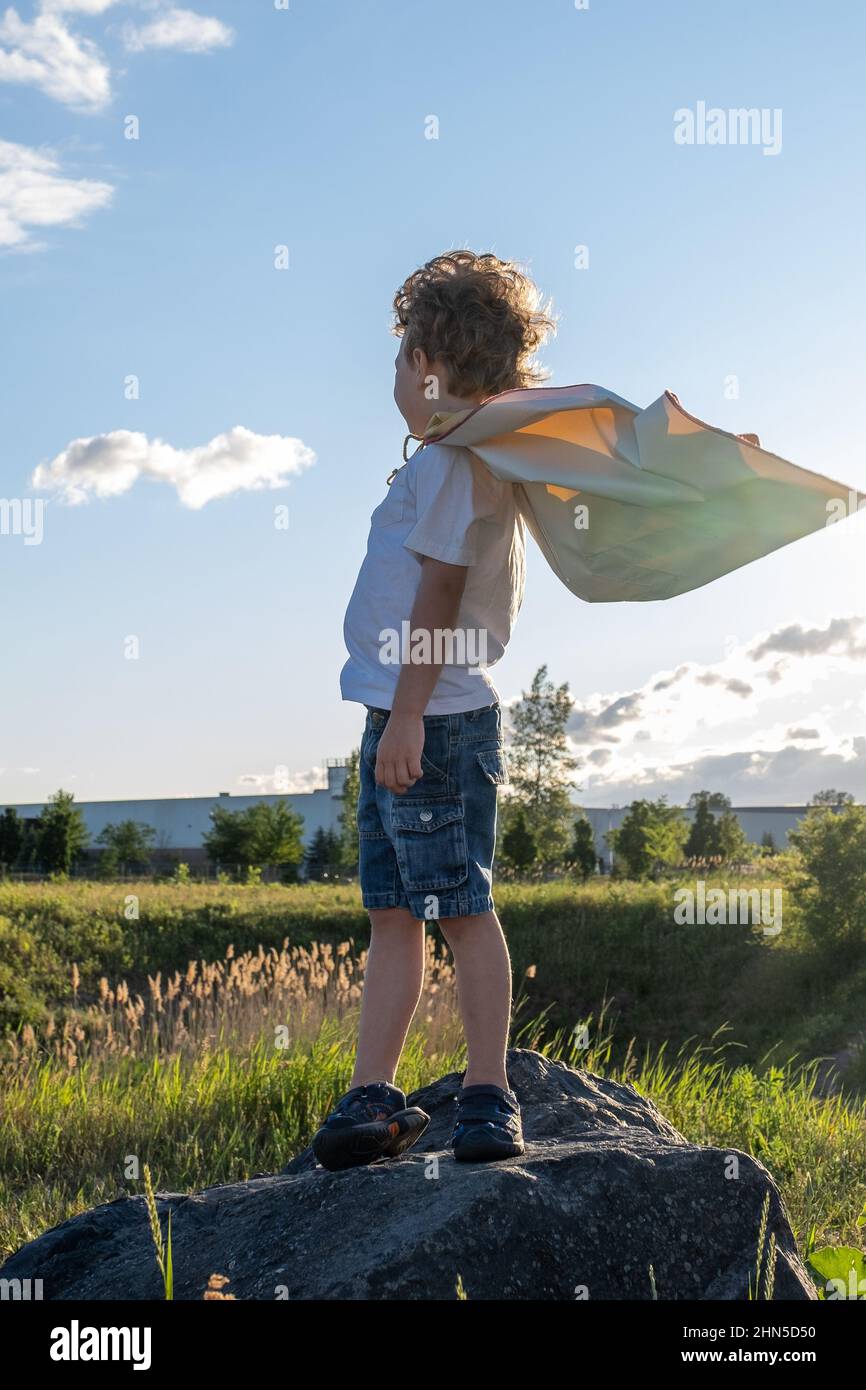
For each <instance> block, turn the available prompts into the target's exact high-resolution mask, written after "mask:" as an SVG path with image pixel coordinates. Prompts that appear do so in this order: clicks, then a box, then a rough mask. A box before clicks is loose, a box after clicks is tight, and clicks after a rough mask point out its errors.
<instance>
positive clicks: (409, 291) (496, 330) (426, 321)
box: [393, 251, 555, 398]
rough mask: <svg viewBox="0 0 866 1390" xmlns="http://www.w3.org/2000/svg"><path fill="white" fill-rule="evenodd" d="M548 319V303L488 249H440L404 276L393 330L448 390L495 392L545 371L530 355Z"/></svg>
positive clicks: (550, 327)
mask: <svg viewBox="0 0 866 1390" xmlns="http://www.w3.org/2000/svg"><path fill="white" fill-rule="evenodd" d="M554 330H555V321H554V319H553V317H552V314H551V312H550V303H549V302H546V303H542V301H541V294H540V292H539V291H538V289H537V288H536V286H535V285H534V284H533V282H532V281H531V280H530V279H529V277H528V276H527V275H524V274H523V272H522V270H521V269H520V267H519V266H518V265H517V264H516V263H515V262H513V261H502V260H500V259H499V257H498V256H494V255H493V254H492V253H491V252H486V253H485V254H483V255H477V254H476V253H475V252H474V251H446V252H445V253H444V254H443V255H441V256H434V257H433V260H432V261H427V263H426V265H422V266H421V268H420V270H416V271H415V272H414V273H413V274H412V275H410V276H409V278H408V280H404V282H403V284H402V285H401V286H400V288H399V290H398V291H397V293H396V294H395V296H394V328H393V331H394V332H395V333H396V334H397V335H398V337H400V336H402V337H404V338H405V348H406V350H407V351H408V352H412V351H413V350H414V349H415V348H421V349H423V351H424V352H426V354H427V356H428V357H429V358H431V359H432V360H433V361H441V362H443V363H444V364H445V366H446V367H447V369H448V386H447V389H448V390H449V391H453V392H454V393H455V394H456V395H460V396H476V395H481V396H482V397H484V398H486V397H487V396H494V395H497V394H498V393H499V392H500V391H510V390H513V389H514V388H515V387H522V386H533V385H535V384H537V383H538V382H540V381H543V380H544V379H545V378H546V376H547V373H546V372H545V371H543V370H542V369H541V368H540V367H538V366H537V365H536V364H535V363H534V362H533V356H534V354H535V352H536V351H537V349H538V347H539V346H540V345H541V343H543V342H544V340H545V338H546V337H547V336H548V334H549V333H550V332H551V331H554Z"/></svg>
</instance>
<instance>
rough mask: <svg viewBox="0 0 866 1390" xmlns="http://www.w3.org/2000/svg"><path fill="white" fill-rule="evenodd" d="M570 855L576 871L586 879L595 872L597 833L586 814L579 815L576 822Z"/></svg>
mask: <svg viewBox="0 0 866 1390" xmlns="http://www.w3.org/2000/svg"><path fill="white" fill-rule="evenodd" d="M568 857H569V859H570V860H571V862H572V864H573V865H574V867H575V871H576V873H577V874H578V875H579V877H580V878H582V879H583V880H584V881H586V879H588V878H589V877H590V875H591V874H594V873H595V870H596V864H597V862H598V857H597V855H596V852H595V833H594V831H593V828H592V826H591V825H590V823H589V821H588V820H587V818H586V816H582V815H581V816H578V818H577V820H576V821H575V822H574V837H573V839H572V841H571V849H570V850H569V851H568Z"/></svg>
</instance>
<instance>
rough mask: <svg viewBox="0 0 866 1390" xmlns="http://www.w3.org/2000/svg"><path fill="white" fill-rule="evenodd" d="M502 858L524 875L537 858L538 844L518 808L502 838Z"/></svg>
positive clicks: (524, 813) (522, 811)
mask: <svg viewBox="0 0 866 1390" xmlns="http://www.w3.org/2000/svg"><path fill="white" fill-rule="evenodd" d="M502 858H503V859H504V860H505V862H506V864H508V865H509V866H510V867H511V868H512V869H516V871H517V872H518V873H519V874H521V873H525V872H526V870H527V869H528V868H530V867H531V866H532V865H533V864H534V863H535V861H536V859H537V858H538V843H537V841H536V839H535V836H534V835H533V833H532V831H531V830H530V829H529V826H528V825H527V823H526V812H525V811H524V810H523V809H522V808H519V809H518V810H517V811H516V812H515V813H514V815H513V817H512V819H511V823H510V825H509V827H508V829H507V830H506V832H505V834H504V835H503V836H502Z"/></svg>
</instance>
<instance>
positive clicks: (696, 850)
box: [685, 792, 716, 859]
mask: <svg viewBox="0 0 866 1390" xmlns="http://www.w3.org/2000/svg"><path fill="white" fill-rule="evenodd" d="M710 795H711V793H710V792H694V793H693V794H692V795H691V796H690V797H689V806H690V807H692V808H693V809H694V812H695V815H694V820H693V821H692V824H691V828H690V830H689V837H688V839H687V840H686V847H685V855H686V858H687V859H709V858H710V856H711V855H712V854H713V853H714V850H713V840H714V836H715V830H716V818H715V816H714V815H713V812H712V809H711V806H710Z"/></svg>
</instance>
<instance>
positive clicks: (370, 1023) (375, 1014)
mask: <svg viewBox="0 0 866 1390" xmlns="http://www.w3.org/2000/svg"><path fill="white" fill-rule="evenodd" d="M494 920H495V919H494ZM423 983H424V923H423V922H420V921H418V919H417V918H415V917H413V916H412V913H411V912H409V911H408V909H406V908H403V907H393V908H382V909H379V910H377V911H371V912H370V949H369V951H368V953H367V967H366V970H365V972H364V993H363V996H362V999H361V1020H360V1024H359V1028H358V1050H357V1053H356V1056H355V1070H354V1072H353V1074H352V1085H353V1086H365V1085H368V1084H369V1083H371V1082H374V1081H387V1082H389V1083H392V1082H393V1080H394V1076H395V1073H396V1071H397V1064H398V1062H399V1060H400V1053H401V1052H402V1051H403V1044H404V1043H405V1041H406V1034H407V1032H408V1031H409V1024H410V1023H411V1022H412V1016H413V1014H414V1013H415V1010H416V1008H417V1007H418V1000H419V999H420V998H421V988H422V985H423Z"/></svg>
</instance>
